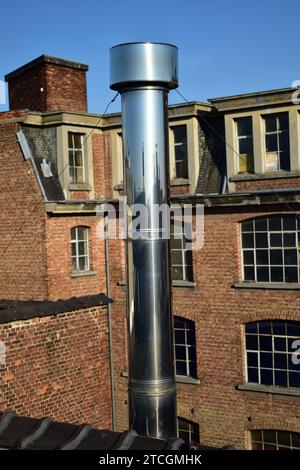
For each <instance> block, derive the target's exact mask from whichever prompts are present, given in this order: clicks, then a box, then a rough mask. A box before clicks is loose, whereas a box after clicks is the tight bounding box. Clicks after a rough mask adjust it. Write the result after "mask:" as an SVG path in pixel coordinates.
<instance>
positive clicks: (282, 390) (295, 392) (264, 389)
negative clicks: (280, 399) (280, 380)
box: [236, 383, 300, 397]
mask: <svg viewBox="0 0 300 470" xmlns="http://www.w3.org/2000/svg"><path fill="white" fill-rule="evenodd" d="M236 390H241V391H244V392H258V393H271V394H273V395H288V396H292V397H300V389H299V388H292V387H291V388H286V387H277V386H275V385H261V384H255V383H247V384H238V385H237V386H236Z"/></svg>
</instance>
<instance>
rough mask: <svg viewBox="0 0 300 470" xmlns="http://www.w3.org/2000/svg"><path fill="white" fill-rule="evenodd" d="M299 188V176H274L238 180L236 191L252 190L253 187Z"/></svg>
mask: <svg viewBox="0 0 300 470" xmlns="http://www.w3.org/2000/svg"><path fill="white" fill-rule="evenodd" d="M289 188H300V178H280V179H279V178H275V179H265V180H257V181H238V182H236V183H235V189H236V191H251V190H252V191H254V190H255V189H289Z"/></svg>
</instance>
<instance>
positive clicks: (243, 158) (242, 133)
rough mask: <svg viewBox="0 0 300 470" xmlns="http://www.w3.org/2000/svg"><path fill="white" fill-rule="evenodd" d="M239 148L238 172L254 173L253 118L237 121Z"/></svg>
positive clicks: (243, 118)
mask: <svg viewBox="0 0 300 470" xmlns="http://www.w3.org/2000/svg"><path fill="white" fill-rule="evenodd" d="M235 122H236V129H237V144H238V145H237V146H238V154H239V157H238V172H239V173H253V172H254V158H253V132H252V117H242V118H238V119H236V121H235Z"/></svg>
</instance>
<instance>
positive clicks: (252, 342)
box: [245, 320, 300, 388]
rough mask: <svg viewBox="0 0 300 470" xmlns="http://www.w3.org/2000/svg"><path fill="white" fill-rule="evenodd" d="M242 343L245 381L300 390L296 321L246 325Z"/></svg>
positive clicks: (299, 344) (298, 326)
mask: <svg viewBox="0 0 300 470" xmlns="http://www.w3.org/2000/svg"><path fill="white" fill-rule="evenodd" d="M245 341H246V356H247V377H248V380H247V381H248V382H252V383H258V384H263V385H275V386H279V387H296V388H299V387H300V322H297V321H279V320H273V321H259V322H253V323H248V324H246V326H245Z"/></svg>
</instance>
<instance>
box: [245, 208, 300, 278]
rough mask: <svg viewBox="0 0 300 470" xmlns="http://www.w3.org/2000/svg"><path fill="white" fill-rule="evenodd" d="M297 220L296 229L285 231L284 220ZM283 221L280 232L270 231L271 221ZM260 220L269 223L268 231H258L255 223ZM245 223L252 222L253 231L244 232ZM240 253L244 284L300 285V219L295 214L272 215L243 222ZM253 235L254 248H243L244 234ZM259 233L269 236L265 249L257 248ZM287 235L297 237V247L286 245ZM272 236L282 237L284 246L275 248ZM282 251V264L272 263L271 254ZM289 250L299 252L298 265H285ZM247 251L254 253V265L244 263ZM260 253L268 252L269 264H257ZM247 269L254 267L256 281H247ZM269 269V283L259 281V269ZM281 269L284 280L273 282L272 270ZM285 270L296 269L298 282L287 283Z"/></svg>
mask: <svg viewBox="0 0 300 470" xmlns="http://www.w3.org/2000/svg"><path fill="white" fill-rule="evenodd" d="M291 217H293V218H295V229H284V228H283V227H284V219H285V220H287V219H288V218H291ZM279 218H280V219H281V229H280V230H274V229H270V220H272V219H279ZM260 220H266V221H267V230H256V227H255V222H256V221H260ZM245 222H252V224H253V225H252V231H249V230H248V231H247V230H244V231H243V223H245ZM239 228H240V253H241V277H242V281H243V283H253V285H255V284H258V283H267V284H270V285H272V284H273V285H278V284H286V285H287V286H288V285H289V284H293V283H294V284H300V220H299V221H298V217H297V215H295V214H278V215H270V216H263V217H255V218H252V219H246V220H242V221H241V222H240V227H239ZM247 233H248V234H253V247H244V246H243V235H244V234H247ZM257 233H264V234H267V246H265V247H257V246H256V236H255V235H256V234H257ZM287 234H294V235H295V245H293V246H288V245H286V246H285V245H284V239H285V237H284V236H285V235H287ZM271 235H279V236H281V239H282V244H281V246H273V245H272V244H271ZM275 250H276V251H279V250H281V255H282V262H281V264H280V263H279V264H275V263H271V252H273V253H274V252H275ZM288 250H296V251H297V264H289V263H285V256H286V254H285V252H286V251H288ZM246 251H249V252H250V251H251V252H253V264H251V263H245V262H244V252H246ZM259 251H267V252H268V263H267V264H258V263H257V255H258V252H259ZM245 267H249V268H251V267H253V269H254V280H253V279H246V278H245ZM259 267H261V268H266V267H267V268H268V280H267V281H262V280H257V278H258V269H257V268H259ZM276 267H277V268H281V269H282V275H283V278H282V280H281V281H272V268H276ZM285 268H294V269H297V280H296V281H294V280H293V281H286V271H285Z"/></svg>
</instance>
